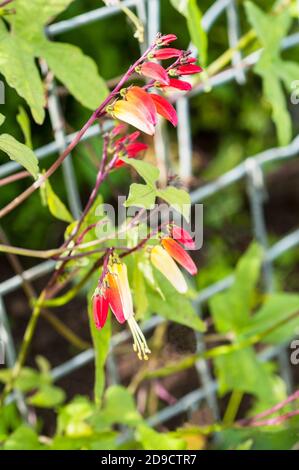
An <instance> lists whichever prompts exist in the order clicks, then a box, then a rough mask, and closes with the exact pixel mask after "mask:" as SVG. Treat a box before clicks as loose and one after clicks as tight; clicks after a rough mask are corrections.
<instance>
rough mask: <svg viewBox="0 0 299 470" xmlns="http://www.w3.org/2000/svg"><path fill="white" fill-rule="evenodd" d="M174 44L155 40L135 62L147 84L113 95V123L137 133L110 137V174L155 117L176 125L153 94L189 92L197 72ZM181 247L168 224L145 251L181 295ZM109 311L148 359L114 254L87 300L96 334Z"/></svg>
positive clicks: (132, 153)
mask: <svg viewBox="0 0 299 470" xmlns="http://www.w3.org/2000/svg"><path fill="white" fill-rule="evenodd" d="M176 39H177V38H176V36H175V35H174V34H168V35H166V36H159V37H158V38H157V40H156V43H155V45H154V47H153V48H151V51H150V53H149V54H148V56H147V57H146V58H145V59H144V60H143V59H142V60H141V61H139V63H138V65H137V67H136V68H135V72H137V73H138V74H140V75H142V76H144V77H145V78H147V79H149V83H147V84H146V85H145V86H144V87H139V86H136V85H133V86H130V87H128V88H123V89H122V90H120V92H119V94H120V98H118V99H116V100H115V101H114V103H112V104H111V105H109V106H107V108H106V111H107V112H108V113H110V114H111V115H112V117H113V118H115V119H118V120H120V121H123V122H125V123H127V124H130V125H132V126H133V127H135V128H136V129H138V131H135V132H132V133H131V134H126V133H125V127H126V126H125V125H124V124H119V125H117V126H116V127H115V128H114V129H113V131H112V132H111V134H110V145H109V151H110V153H111V154H113V155H114V157H116V158H115V163H114V168H119V167H121V166H122V165H124V162H123V161H122V160H121V158H122V157H129V158H135V157H137V156H138V155H139V154H140V152H143V151H144V150H146V149H147V145H146V144H144V143H142V142H140V141H138V138H139V136H140V131H142V132H144V133H145V134H148V135H153V134H154V133H155V127H156V125H157V122H158V115H161V116H162V117H164V118H165V119H167V120H168V121H170V122H171V123H172V124H173V125H174V126H176V125H177V122H178V119H177V114H176V110H175V109H174V107H173V106H172V104H171V103H169V101H167V99H166V98H164V96H162V95H161V94H158V93H159V92H166V93H167V92H173V91H174V90H180V91H190V90H191V84H190V83H189V82H187V81H185V80H183V79H182V77H184V76H187V75H193V74H195V73H199V72H201V71H202V69H201V67H199V66H198V65H196V59H194V58H192V57H190V53H189V52H187V51H182V50H180V49H175V48H172V47H165V46H168V45H169V44H170V43H171V42H173V41H174V40H176ZM167 59H175V61H174V63H173V64H172V65H170V66H169V67H167V68H164V67H162V66H161V65H160V64H159V63H158V62H159V61H164V60H167ZM184 247H185V248H193V249H194V248H195V245H194V241H193V239H192V237H191V236H190V234H189V233H188V232H186V231H185V230H184V229H182V228H180V227H178V226H175V225H173V224H171V225H170V226H168V231H167V234H165V233H164V234H161V238H160V243H159V244H157V245H155V246H152V247H147V248H146V250H147V252H149V253H150V254H149V256H150V259H151V262H152V264H153V265H154V266H155V268H156V269H158V270H159V271H160V272H161V273H162V274H163V275H164V276H165V277H166V278H167V279H168V281H169V282H170V283H171V284H172V285H173V286H174V288H175V289H176V290H177V291H178V292H180V293H182V294H183V293H185V292H186V291H187V289H188V287H187V284H186V280H185V278H184V276H183V275H182V273H181V271H180V269H179V268H178V265H177V264H176V263H178V264H180V265H181V266H183V267H184V268H185V269H186V270H187V271H188V272H189V273H190V274H191V275H194V274H196V272H197V268H196V266H195V264H194V262H193V260H192V259H191V257H190V256H189V254H188V253H187V252H186V251H185V249H184ZM109 308H110V309H111V311H112V312H113V314H114V315H115V317H116V319H117V320H118V322H119V323H124V322H125V321H127V323H128V325H129V327H130V329H131V332H132V335H133V349H134V351H135V352H136V353H137V354H138V357H139V359H148V354H149V353H150V350H149V348H148V346H147V343H146V339H145V337H144V335H143V333H142V331H141V329H140V328H139V326H138V324H137V322H136V320H135V318H134V309H133V300H132V295H131V291H130V287H129V282H128V276H127V267H126V265H125V264H124V263H122V262H121V260H120V258H119V257H118V256H117V255H116V254H115V253H114V252H112V253H110V254H109V257H108V258H107V259H106V261H105V263H104V266H103V271H102V275H101V277H100V280H99V285H98V287H97V289H96V290H95V292H94V295H93V314H94V320H95V324H96V327H97V328H98V329H101V328H103V327H104V325H105V323H106V320H107V316H108V312H109Z"/></svg>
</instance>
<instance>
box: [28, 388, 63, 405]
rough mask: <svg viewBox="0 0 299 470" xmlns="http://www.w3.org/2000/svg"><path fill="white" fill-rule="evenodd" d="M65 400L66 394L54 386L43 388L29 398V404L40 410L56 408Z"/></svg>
mask: <svg viewBox="0 0 299 470" xmlns="http://www.w3.org/2000/svg"><path fill="white" fill-rule="evenodd" d="M64 400H65V392H64V391H63V390H62V389H61V388H59V387H54V386H53V385H44V386H42V387H41V388H40V389H39V390H38V391H37V392H36V393H35V394H34V395H32V396H31V397H29V398H28V403H30V405H33V406H37V407H39V408H55V407H57V406H58V405H61V403H63V402H64Z"/></svg>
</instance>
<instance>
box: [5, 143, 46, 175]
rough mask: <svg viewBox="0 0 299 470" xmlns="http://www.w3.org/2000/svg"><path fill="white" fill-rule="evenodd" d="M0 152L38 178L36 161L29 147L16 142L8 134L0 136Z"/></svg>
mask: <svg viewBox="0 0 299 470" xmlns="http://www.w3.org/2000/svg"><path fill="white" fill-rule="evenodd" d="M0 150H2V151H3V152H5V153H6V154H7V155H8V156H9V158H10V159H11V160H14V161H16V162H18V163H19V164H20V165H22V166H23V167H24V168H26V170H27V171H29V173H31V174H32V176H33V177H34V178H35V179H36V178H37V177H38V160H37V158H36V156H35V154H34V153H33V152H32V150H31V149H30V148H29V147H26V145H24V144H21V143H20V142H18V141H17V140H16V139H15V138H14V137H12V136H11V135H8V134H2V135H0Z"/></svg>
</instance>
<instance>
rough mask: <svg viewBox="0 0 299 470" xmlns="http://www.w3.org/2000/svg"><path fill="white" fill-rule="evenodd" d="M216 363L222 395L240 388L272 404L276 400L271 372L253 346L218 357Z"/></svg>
mask: <svg viewBox="0 0 299 470" xmlns="http://www.w3.org/2000/svg"><path fill="white" fill-rule="evenodd" d="M214 365H215V369H216V376H217V379H218V382H219V392H220V394H221V395H224V394H225V393H227V392H229V391H230V390H238V391H241V392H244V393H251V394H253V395H256V396H258V397H259V398H260V399H261V400H266V401H267V402H268V403H270V405H271V404H274V403H275V402H276V399H275V396H273V387H272V385H273V382H272V377H271V374H270V372H269V371H268V369H267V368H266V367H265V364H262V363H261V362H259V361H258V359H257V357H256V354H255V352H254V350H253V349H252V348H246V349H240V350H239V351H237V352H232V353H229V354H224V355H222V356H219V357H216V358H215V362H214Z"/></svg>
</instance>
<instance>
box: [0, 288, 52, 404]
mask: <svg viewBox="0 0 299 470" xmlns="http://www.w3.org/2000/svg"><path fill="white" fill-rule="evenodd" d="M44 296H45V292H44V291H43V292H42V293H41V295H40V296H39V299H38V301H37V302H36V304H35V307H34V309H33V312H32V314H31V317H30V320H29V322H28V325H27V328H26V331H25V334H24V337H23V341H22V345H21V349H20V352H19V355H18V358H17V360H16V363H15V365H14V367H13V369H12V374H11V377H10V380H9V381H8V382H7V384H6V386H5V387H4V390H3V393H2V395H1V399H0V405H1V406H3V404H4V400H5V397H6V396H7V394H8V393H10V392H11V391H12V389H13V387H14V384H15V381H16V380H17V378H18V377H19V375H20V372H21V369H22V367H23V365H24V363H25V361H26V357H27V354H28V350H29V346H30V344H31V341H32V338H33V334H34V331H35V327H36V324H37V320H38V318H39V316H40V313H41V304H42V302H43V300H44Z"/></svg>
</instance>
